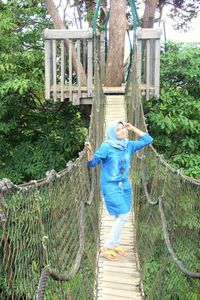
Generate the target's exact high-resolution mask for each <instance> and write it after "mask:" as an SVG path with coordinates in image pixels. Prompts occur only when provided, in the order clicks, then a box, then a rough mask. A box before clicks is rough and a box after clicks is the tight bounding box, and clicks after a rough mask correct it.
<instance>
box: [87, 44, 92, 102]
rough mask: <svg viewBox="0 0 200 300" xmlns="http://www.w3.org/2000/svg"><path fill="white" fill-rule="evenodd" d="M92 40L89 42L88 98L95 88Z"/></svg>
mask: <svg viewBox="0 0 200 300" xmlns="http://www.w3.org/2000/svg"><path fill="white" fill-rule="evenodd" d="M92 50H93V49H92V40H89V41H88V64H87V67H88V69H87V88H88V97H91V96H92V87H93V57H92Z"/></svg>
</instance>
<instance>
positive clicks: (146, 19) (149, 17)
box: [142, 0, 159, 28]
mask: <svg viewBox="0 0 200 300" xmlns="http://www.w3.org/2000/svg"><path fill="white" fill-rule="evenodd" d="M158 3H159V0H146V1H145V9H144V15H143V17H142V28H153V25H154V21H155V14H156V8H157V6H158Z"/></svg>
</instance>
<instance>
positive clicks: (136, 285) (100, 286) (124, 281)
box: [95, 95, 143, 300]
mask: <svg viewBox="0 0 200 300" xmlns="http://www.w3.org/2000/svg"><path fill="white" fill-rule="evenodd" d="M118 119H119V120H125V106H124V96H118V95H115V96H107V99H106V120H105V121H106V125H107V123H108V122H110V121H113V120H118ZM132 221H133V216H132V215H131V216H130V218H129V221H128V222H127V223H126V225H125V227H124V229H123V232H122V239H121V246H122V247H123V248H124V249H125V250H126V251H127V253H128V255H127V256H126V257H121V258H120V260H118V261H116V262H113V261H109V260H107V259H106V258H105V257H103V256H102V255H101V254H100V255H99V257H98V266H97V269H98V270H97V273H98V276H97V282H96V295H95V299H97V300H123V299H124V300H126V299H132V300H134V299H135V300H142V299H143V298H142V296H141V291H140V274H139V273H138V271H137V268H136V257H135V252H134V227H133V222H132ZM113 222H114V217H113V216H110V215H109V214H108V212H107V210H106V208H105V205H104V204H103V201H102V212H101V224H100V245H103V244H104V242H105V240H106V238H107V236H108V234H109V232H110V230H111V228H112V225H113Z"/></svg>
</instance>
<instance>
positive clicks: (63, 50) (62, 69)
mask: <svg viewBox="0 0 200 300" xmlns="http://www.w3.org/2000/svg"><path fill="white" fill-rule="evenodd" d="M64 84H65V46H64V40H61V84H60V87H61V91H60V100H61V102H63V101H64Z"/></svg>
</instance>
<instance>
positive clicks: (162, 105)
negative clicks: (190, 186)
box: [146, 43, 200, 178]
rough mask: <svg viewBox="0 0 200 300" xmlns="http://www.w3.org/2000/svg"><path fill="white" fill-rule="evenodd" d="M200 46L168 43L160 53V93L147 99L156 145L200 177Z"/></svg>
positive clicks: (170, 158)
mask: <svg viewBox="0 0 200 300" xmlns="http://www.w3.org/2000/svg"><path fill="white" fill-rule="evenodd" d="M199 70H200V48H199V44H196V45H195V44H194V45H184V44H175V43H168V44H167V45H166V52H163V53H162V55H161V93H160V97H159V99H152V100H151V101H149V102H147V103H146V108H147V111H148V113H147V116H148V119H149V121H148V122H149V124H151V127H150V131H151V132H152V135H153V136H154V137H155V143H154V145H155V147H156V149H158V151H159V152H160V153H163V154H164V156H165V157H166V158H167V160H168V161H169V162H170V163H171V164H172V165H174V166H175V167H176V168H182V169H183V171H184V173H185V174H186V175H190V176H194V177H196V178H200V135H199V132H200V122H199V120H200V101H199V95H200V77H199Z"/></svg>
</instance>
